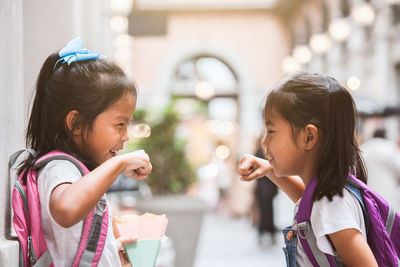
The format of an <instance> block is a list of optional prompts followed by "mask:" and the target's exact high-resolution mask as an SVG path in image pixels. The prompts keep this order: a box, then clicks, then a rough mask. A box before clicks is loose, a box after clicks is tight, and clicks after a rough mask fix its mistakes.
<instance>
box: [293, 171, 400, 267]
mask: <svg viewBox="0 0 400 267" xmlns="http://www.w3.org/2000/svg"><path fill="white" fill-rule="evenodd" d="M316 184H317V179H316V178H314V179H313V180H312V181H311V182H310V183H309V184H308V185H307V187H306V189H305V191H304V193H303V197H302V199H301V201H300V204H299V209H298V213H297V226H298V228H297V229H298V236H299V240H300V242H301V245H302V246H303V249H304V251H305V253H306V255H307V257H308V258H309V260H310V262H311V263H312V265H313V266H340V265H341V262H340V261H338V260H337V258H335V257H333V256H332V255H328V254H324V253H323V252H321V251H320V250H319V249H318V248H317V243H316V239H315V236H314V233H313V231H312V226H311V223H310V216H311V210H312V200H311V199H312V194H313V192H314V189H315V187H316ZM345 187H346V189H348V190H349V191H350V192H351V193H352V194H354V195H355V196H356V197H357V199H358V201H359V202H360V204H361V207H362V210H363V214H364V220H365V226H366V230H367V242H368V245H369V247H370V248H371V250H372V252H373V254H374V257H375V259H376V261H377V263H378V265H379V266H399V263H400V260H399V259H400V216H399V214H398V213H397V212H396V211H395V210H394V209H393V207H392V206H390V204H389V203H388V202H387V201H386V200H384V199H383V198H382V197H381V196H379V195H378V194H377V193H375V192H374V191H372V190H371V189H370V188H368V186H367V185H366V184H364V183H363V182H362V181H360V180H358V179H357V178H355V177H354V176H353V175H351V174H350V175H349V179H348V182H347V184H346V185H345Z"/></svg>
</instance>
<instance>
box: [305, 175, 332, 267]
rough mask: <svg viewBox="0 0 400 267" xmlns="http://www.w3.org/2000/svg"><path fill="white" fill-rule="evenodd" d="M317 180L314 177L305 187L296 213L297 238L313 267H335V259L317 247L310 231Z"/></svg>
mask: <svg viewBox="0 0 400 267" xmlns="http://www.w3.org/2000/svg"><path fill="white" fill-rule="evenodd" d="M316 185H317V179H316V178H315V177H314V178H313V179H312V180H311V181H310V183H309V184H308V185H307V187H306V189H305V191H304V193H303V196H302V198H301V201H300V205H299V209H298V211H297V232H298V237H299V240H300V243H301V246H302V247H303V249H304V251H305V253H306V255H307V257H308V259H309V260H310V262H311V263H312V265H313V266H314V267H319V266H336V261H335V258H334V257H333V256H332V255H329V254H325V253H323V252H322V251H320V250H319V249H318V247H317V240H316V238H315V235H314V232H313V230H312V226H311V222H310V217H311V210H312V204H313V203H312V194H313V192H314V189H315V186H316Z"/></svg>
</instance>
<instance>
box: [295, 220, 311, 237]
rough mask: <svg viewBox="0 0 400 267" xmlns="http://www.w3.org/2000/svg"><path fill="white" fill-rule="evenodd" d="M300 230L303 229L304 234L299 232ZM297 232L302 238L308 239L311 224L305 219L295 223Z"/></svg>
mask: <svg viewBox="0 0 400 267" xmlns="http://www.w3.org/2000/svg"><path fill="white" fill-rule="evenodd" d="M301 230H303V231H304V235H303V234H302V233H301ZM297 234H298V236H299V237H301V238H302V239H308V238H309V237H310V234H311V226H310V223H309V222H307V221H305V222H301V223H298V224H297Z"/></svg>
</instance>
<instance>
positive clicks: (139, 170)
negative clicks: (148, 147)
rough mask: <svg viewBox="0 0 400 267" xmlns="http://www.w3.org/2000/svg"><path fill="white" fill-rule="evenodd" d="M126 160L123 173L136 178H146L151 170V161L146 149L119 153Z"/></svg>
mask: <svg viewBox="0 0 400 267" xmlns="http://www.w3.org/2000/svg"><path fill="white" fill-rule="evenodd" d="M119 157H121V159H122V161H123V162H124V166H125V168H124V170H123V173H124V174H125V175H126V176H128V177H131V178H134V179H138V180H140V179H144V178H146V177H147V176H148V175H149V174H150V172H151V170H152V168H153V167H152V166H151V163H150V158H149V155H147V153H146V152H144V150H136V151H133V152H130V153H126V154H122V155H119Z"/></svg>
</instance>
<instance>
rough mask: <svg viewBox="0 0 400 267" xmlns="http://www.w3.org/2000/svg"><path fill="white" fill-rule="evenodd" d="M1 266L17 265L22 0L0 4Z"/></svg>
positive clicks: (20, 138) (21, 124) (21, 139)
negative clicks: (13, 213) (14, 156)
mask: <svg viewBox="0 0 400 267" xmlns="http://www.w3.org/2000/svg"><path fill="white" fill-rule="evenodd" d="M0 25H1V27H0V36H2V38H0V59H1V64H0V105H1V109H0V122H1V129H2V130H1V131H0V147H1V148H2V149H1V150H0V177H1V179H0V203H1V208H0V266H11V267H12V266H18V249H19V246H18V242H17V241H15V240H9V239H10V238H9V233H10V222H11V221H10V188H11V185H10V179H9V177H8V157H9V156H10V154H11V153H12V152H13V151H16V150H17V149H20V148H21V147H22V146H23V131H24V112H25V109H24V90H23V86H22V80H23V78H22V70H23V66H22V54H23V53H22V50H23V48H22V0H3V1H1V3H0Z"/></svg>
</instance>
